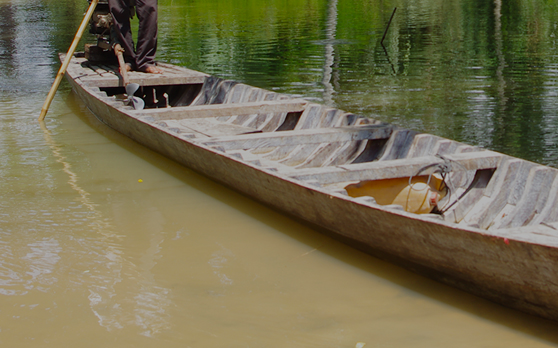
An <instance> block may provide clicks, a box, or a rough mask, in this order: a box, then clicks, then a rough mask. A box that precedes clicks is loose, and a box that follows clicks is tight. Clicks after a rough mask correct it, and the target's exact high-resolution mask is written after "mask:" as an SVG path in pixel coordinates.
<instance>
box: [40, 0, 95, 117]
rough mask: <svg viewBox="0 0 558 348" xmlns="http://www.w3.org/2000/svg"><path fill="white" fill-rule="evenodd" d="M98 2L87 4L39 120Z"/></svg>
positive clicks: (92, 0) (48, 104)
mask: <svg viewBox="0 0 558 348" xmlns="http://www.w3.org/2000/svg"><path fill="white" fill-rule="evenodd" d="M98 2H99V0H91V4H90V5H89V9H88V10H87V13H86V14H85V17H84V18H83V21H82V22H81V25H80V27H79V29H78V31H77V33H76V36H75V37H74V42H72V45H71V46H70V48H69V49H68V53H66V57H65V58H64V62H63V63H62V66H61V67H60V70H58V74H57V75H56V79H55V80H54V83H53V84H52V87H51V88H50V92H49V93H48V96H47V98H46V100H45V103H44V104H43V108H42V109H41V115H40V116H39V121H43V120H44V119H45V116H46V114H47V112H48V108H49V107H50V103H51V102H52V99H54V95H55V94H56V90H57V89H58V86H60V82H61V81H62V78H63V77H64V74H65V73H66V69H67V68H68V65H70V60H71V59H72V56H73V55H74V52H75V51H76V47H77V45H78V43H79V40H81V36H82V35H83V32H84V31H85V28H86V27H87V24H88V23H89V20H90V19H91V17H92V16H93V11H95V8H96V7H97V3H98Z"/></svg>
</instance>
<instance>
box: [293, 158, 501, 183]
mask: <svg viewBox="0 0 558 348" xmlns="http://www.w3.org/2000/svg"><path fill="white" fill-rule="evenodd" d="M444 157H445V158H447V159H448V160H450V161H451V162H455V163H457V165H455V166H454V169H455V170H480V169H491V168H497V167H498V165H499V164H500V162H501V161H502V159H503V158H504V157H506V156H504V155H502V154H499V153H496V152H493V151H479V152H466V153H456V154H452V155H445V156H444ZM435 164H444V160H443V159H442V158H440V157H437V156H424V157H415V158H405V159H396V160H386V161H376V162H366V163H358V164H346V165H339V166H335V167H322V168H309V169H300V170H296V169H294V170H292V171H291V172H287V173H284V174H286V175H288V176H290V177H291V178H293V179H297V180H301V181H317V182H319V183H320V184H322V185H324V184H333V183H340V182H353V181H362V180H379V179H390V178H403V177H409V176H412V175H416V174H417V173H418V171H419V170H421V169H423V168H424V167H426V166H428V165H435ZM428 173H429V172H428V171H427V172H424V173H422V174H428Z"/></svg>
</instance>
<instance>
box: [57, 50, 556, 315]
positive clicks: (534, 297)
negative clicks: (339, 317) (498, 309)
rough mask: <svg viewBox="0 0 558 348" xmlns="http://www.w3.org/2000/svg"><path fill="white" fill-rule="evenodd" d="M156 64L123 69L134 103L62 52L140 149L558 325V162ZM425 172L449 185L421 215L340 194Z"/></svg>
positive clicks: (72, 76)
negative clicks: (137, 103) (133, 86)
mask: <svg viewBox="0 0 558 348" xmlns="http://www.w3.org/2000/svg"><path fill="white" fill-rule="evenodd" d="M159 67H160V68H162V70H163V74H161V75H153V74H143V73H135V72H134V73H131V74H130V75H129V77H130V80H131V82H133V83H138V84H140V85H141V86H142V88H141V89H140V91H139V92H138V93H136V96H139V97H141V98H143V100H144V101H145V104H146V108H145V109H143V110H134V108H133V107H132V106H130V105H129V104H130V103H128V102H127V101H126V99H124V97H123V96H122V95H123V94H124V93H125V89H124V87H123V86H122V81H121V80H120V79H119V77H118V75H117V74H116V73H115V71H116V66H103V65H99V64H93V63H91V62H89V61H87V60H86V59H85V58H80V57H73V58H72V61H71V64H70V66H69V67H68V70H67V73H66V76H67V78H68V80H69V81H70V83H71V84H72V86H73V89H74V91H75V93H77V94H78V95H79V96H80V97H81V99H82V100H83V102H84V103H85V105H86V106H87V107H88V108H89V109H90V110H91V112H93V114H95V116H96V117H97V118H99V119H100V120H101V121H102V122H104V123H105V124H107V125H108V126H110V127H112V128H114V129H115V130H117V131H119V132H120V133H122V134H124V135H126V136H128V137H130V138H132V139H133V140H135V141H137V142H138V143H140V144H143V145H145V146H146V147H148V148H151V149H153V150H155V151H157V152H159V153H161V154H163V155H165V156H167V157H169V158H171V159H173V160H175V161H177V162H179V163H181V164H183V165H185V166H187V167H189V168H192V169H194V170H196V171H198V172H199V173H202V174H203V175H206V176H208V177H210V178H212V179H214V180H216V181H218V182H220V183H222V184H224V185H227V186H229V187H231V188H233V189H235V190H237V191H239V192H241V193H243V194H245V195H247V196H250V197H252V198H254V199H256V200H258V201H260V202H263V203H264V204H266V205H268V206H271V207H273V208H276V209H279V210H281V211H283V212H284V213H286V214H289V215H291V216H294V217H296V218H300V219H302V220H305V221H307V222H309V223H311V224H313V225H315V226H318V227H320V230H321V231H324V232H325V233H328V234H330V235H332V236H334V237H335V238H337V239H339V240H342V241H343V242H345V243H347V244H350V245H352V246H354V247H356V248H358V249H360V250H363V251H365V252H368V253H370V254H372V255H374V256H377V257H380V258H383V259H387V260H389V261H391V262H394V263H396V264H398V265H401V266H403V267H405V268H407V269H410V270H412V271H415V272H417V273H420V274H423V275H425V276H428V277H430V278H433V279H436V280H438V281H440V282H443V283H446V284H450V285H452V286H455V287H458V288H461V289H463V290H466V291H468V292H471V293H473V294H476V295H479V296H482V297H485V298H487V299H490V300H492V301H495V302H498V303H500V304H503V305H505V306H509V307H513V308H516V309H519V310H522V311H525V312H528V313H532V314H536V315H538V316H541V317H545V318H549V319H553V320H558V175H557V174H558V170H556V169H554V168H550V167H547V166H543V165H539V164H536V163H532V162H528V161H525V160H521V159H518V158H514V157H510V156H506V155H503V154H500V153H497V152H493V151H488V150H485V149H482V148H479V147H474V146H470V145H466V144H462V143H459V142H456V141H452V140H448V139H444V138H441V137H437V136H434V135H429V134H421V133H417V132H415V131H412V130H408V129H404V128H400V127H397V126H394V125H390V124H386V123H382V122H377V121H374V120H371V119H369V118H365V117H360V116H357V115H354V114H351V113H347V112H344V111H341V110H337V109H332V108H328V107H326V106H323V105H320V104H316V103H312V102H308V101H305V100H302V99H298V98H293V97H290V96H288V95H283V94H278V93H274V92H270V91H267V90H263V89H260V88H256V87H252V86H248V85H245V84H242V83H237V82H234V81H228V80H222V79H219V78H216V77H213V76H209V75H206V74H203V73H200V72H196V71H192V70H189V69H185V68H182V67H177V66H173V65H168V64H160V65H159ZM433 171H437V172H442V173H443V174H444V176H445V177H444V183H445V184H446V185H447V186H448V187H449V188H450V191H449V192H447V189H446V192H445V194H446V196H445V197H444V199H442V200H441V201H439V202H438V203H437V206H436V207H435V209H434V210H433V212H432V213H427V214H416V213H412V212H408V211H406V210H405V209H406V208H405V207H403V206H402V205H401V204H385V203H383V204H379V203H377V202H378V201H380V200H381V198H382V197H372V196H370V195H360V196H354V195H349V194H348V188H350V187H352V188H354V187H360V186H363V185H364V186H366V185H367V184H376V183H382V182H389V180H396V179H397V180H403V181H405V180H410V181H411V180H412V178H413V177H419V176H420V175H422V176H423V177H424V176H425V175H427V176H428V177H429V178H431V177H432V176H431V174H432V172H433ZM382 180H384V181H382ZM359 185H360V186H359ZM434 203H436V202H434Z"/></svg>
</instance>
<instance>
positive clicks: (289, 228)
mask: <svg viewBox="0 0 558 348" xmlns="http://www.w3.org/2000/svg"><path fill="white" fill-rule="evenodd" d="M67 104H68V107H69V108H70V109H71V110H72V111H73V112H74V113H75V115H77V116H78V117H79V118H80V119H81V120H82V121H83V122H84V123H86V124H87V125H89V126H90V127H92V128H93V129H95V130H96V131H97V132H99V133H101V134H102V135H104V136H105V137H107V138H108V139H110V140H111V141H113V142H114V143H116V144H117V145H119V146H121V147H123V148H125V149H126V150H127V151H129V152H131V153H133V154H134V155H136V156H138V157H139V158H141V159H143V160H145V161H147V162H149V163H150V164H152V165H154V166H155V167H157V168H159V169H160V170H162V171H164V172H166V173H168V174H169V175H172V176H173V177H175V178H177V179H179V180H180V181H182V182H184V183H185V184H187V185H190V186H192V187H195V188H196V189H197V190H199V191H201V192H203V193H204V194H207V195H209V196H211V197H213V198H214V199H217V200H219V201H220V202H223V203H224V204H227V205H228V206H230V207H232V208H234V209H236V210H238V211H240V212H242V213H243V214H246V215H248V216H250V217H252V218H254V219H257V220H258V221H260V222H262V223H264V224H266V225H268V226H270V227H271V228H273V229H275V230H277V231H279V232H281V233H283V234H285V235H288V236H289V237H291V238H293V239H296V240H297V241H299V242H301V243H304V244H306V245H309V246H310V247H311V248H319V250H320V251H321V252H323V253H325V254H327V255H329V256H331V257H333V258H336V259H338V260H340V261H341V262H344V263H346V264H348V265H351V266H352V267H356V268H359V269H361V270H363V271H365V272H368V273H370V274H372V275H374V276H376V277H380V278H382V279H385V280H387V281H389V282H391V283H393V284H396V285H398V286H401V287H403V288H405V289H408V290H409V291H410V292H415V293H417V294H420V295H423V296H426V297H427V298H429V299H431V300H433V301H438V302H440V303H443V304H446V305H449V306H451V307H454V308H456V309H457V310H461V311H464V312H466V313H468V314H470V315H472V316H476V317H479V318H483V319H486V320H489V321H491V322H494V323H496V324H500V325H504V326H506V327H509V328H511V329H513V330H516V331H519V332H522V333H524V334H527V335H530V336H534V337H537V338H539V339H542V340H546V341H548V342H552V343H554V344H558V323H557V322H553V321H550V320H546V319H542V318H539V317H536V316H533V315H530V314H525V313H522V312H519V311H517V310H513V309H509V308H506V307H503V306H501V305H498V304H496V303H493V302H490V301H488V300H485V299H483V298H480V297H477V296H474V295H471V294H469V293H466V292H464V291H461V290H458V289H456V288H453V287H450V286H447V285H444V284H441V283H439V282H436V281H433V280H430V279H428V278H426V277H423V276H420V275H417V274H415V273H412V272H410V271H407V270H405V269H403V268H401V267H399V266H396V265H393V264H391V263H388V262H385V261H382V260H380V259H377V258H375V257H372V256H370V255H367V254H365V253H363V252H360V251H356V250H355V249H353V248H351V247H349V246H347V245H345V244H343V243H341V242H339V241H335V240H331V239H329V238H328V237H323V234H328V233H327V231H320V228H318V227H316V226H311V225H309V224H307V223H305V222H303V221H300V220H298V219H294V220H296V221H297V223H299V224H301V225H304V226H306V227H308V228H302V227H301V228H293V219H291V218H288V217H286V216H285V215H282V214H279V213H277V212H275V211H274V210H272V209H269V208H267V207H265V206H264V205H261V204H259V203H257V202H256V201H254V200H252V199H250V198H247V197H245V196H243V195H241V194H239V193H237V192H234V191H232V190H230V189H228V188H226V187H224V186H222V185H220V184H218V183H216V182H214V181H212V180H210V179H208V178H206V177H204V176H202V175H198V174H195V173H194V172H193V171H192V170H190V169H185V167H183V166H181V165H179V164H177V163H176V162H174V161H171V160H169V159H167V158H165V157H163V156H162V155H159V154H158V153H155V152H154V151H151V150H150V149H147V148H146V147H144V146H142V145H139V144H138V143H136V142H134V141H132V140H131V139H129V138H127V137H125V136H124V135H122V134H120V133H118V132H116V131H115V130H113V129H111V128H109V127H108V126H106V125H105V124H103V123H101V122H100V121H99V120H98V119H97V118H96V117H95V116H94V115H93V114H92V113H91V112H89V111H88V110H87V109H86V108H85V107H83V106H80V102H79V101H78V99H77V98H76V96H75V94H73V93H70V94H69V96H68V103H67ZM324 239H326V242H325V243H324ZM318 245H319V246H318Z"/></svg>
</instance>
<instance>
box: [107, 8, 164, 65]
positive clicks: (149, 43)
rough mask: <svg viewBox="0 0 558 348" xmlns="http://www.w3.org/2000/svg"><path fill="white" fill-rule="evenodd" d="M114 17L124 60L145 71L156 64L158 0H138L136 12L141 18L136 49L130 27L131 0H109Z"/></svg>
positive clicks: (117, 37) (139, 18)
mask: <svg viewBox="0 0 558 348" xmlns="http://www.w3.org/2000/svg"><path fill="white" fill-rule="evenodd" d="M108 3H109V7H110V12H111V14H112V17H113V19H114V29H115V32H116V39H117V41H118V43H119V44H120V45H121V46H122V48H124V51H125V52H124V60H125V61H126V63H128V64H130V65H131V66H132V69H134V70H139V71H144V70H145V69H146V68H147V67H149V66H153V65H155V52H156V51H157V0H136V14H137V16H138V20H139V29H138V43H137V46H136V48H135V49H134V41H133V39H132V30H131V28H130V1H129V0H108Z"/></svg>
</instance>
